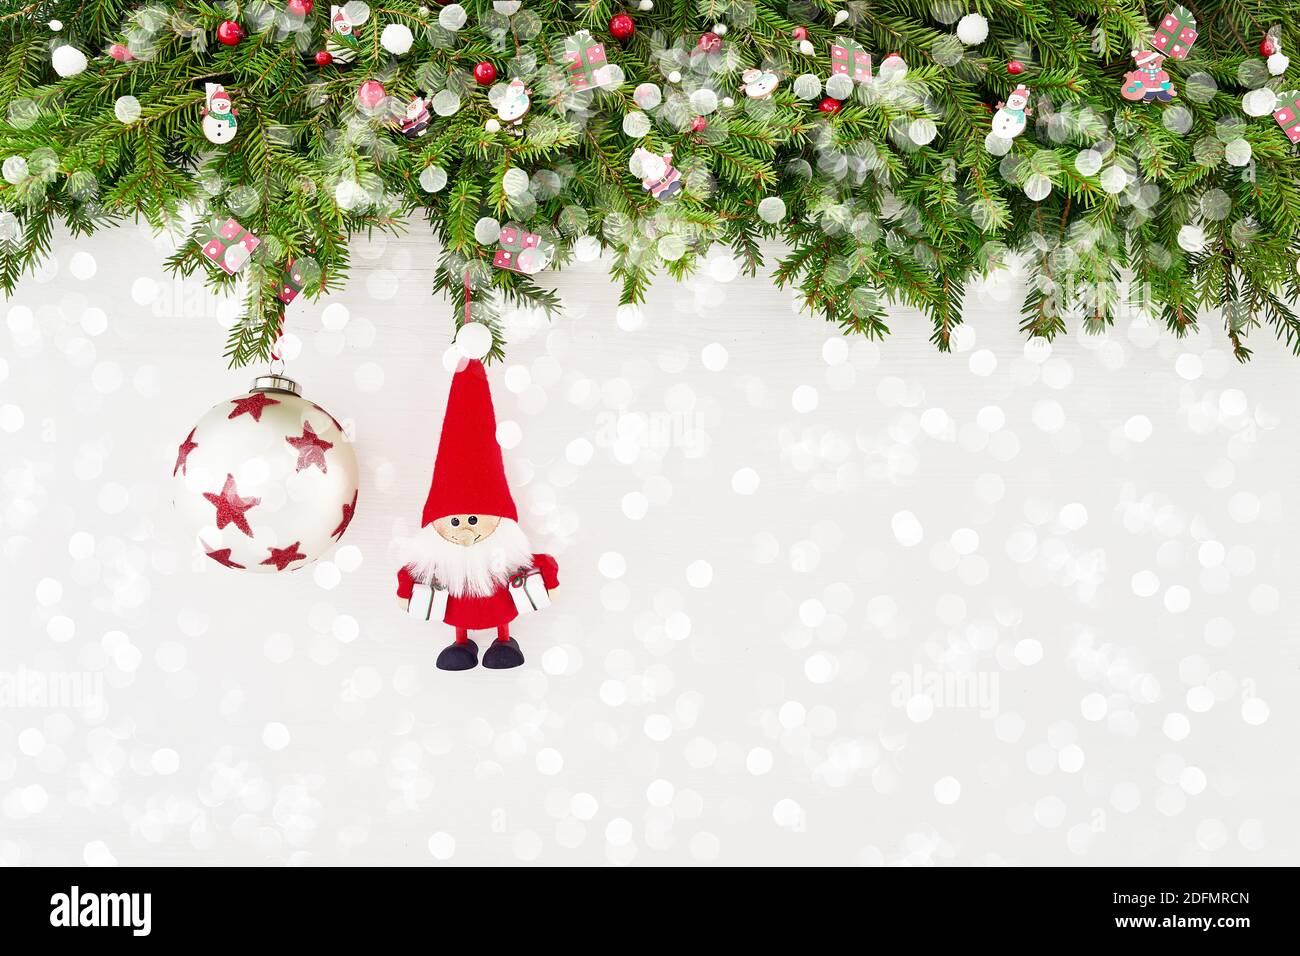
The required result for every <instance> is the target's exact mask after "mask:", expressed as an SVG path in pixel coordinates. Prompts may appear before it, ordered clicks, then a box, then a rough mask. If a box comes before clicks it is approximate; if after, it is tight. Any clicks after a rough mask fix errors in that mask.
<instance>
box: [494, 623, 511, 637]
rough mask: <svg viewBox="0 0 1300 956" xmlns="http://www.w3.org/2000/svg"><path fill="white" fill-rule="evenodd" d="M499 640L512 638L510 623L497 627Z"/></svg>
mask: <svg viewBox="0 0 1300 956" xmlns="http://www.w3.org/2000/svg"><path fill="white" fill-rule="evenodd" d="M497 640H498V641H508V640H510V625H509V624H502V625H501V626H500V627H498V628H497Z"/></svg>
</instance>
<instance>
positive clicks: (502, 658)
mask: <svg viewBox="0 0 1300 956" xmlns="http://www.w3.org/2000/svg"><path fill="white" fill-rule="evenodd" d="M523 662H524V652H523V651H521V650H520V649H519V642H518V641H516V640H515V639H514V638H513V637H512V638H509V639H508V640H504V641H493V642H492V646H491V647H489V648H488V649H487V650H486V651H484V652H483V666H484V667H491V668H492V669H493V670H505V669H506V668H507V667H518V666H519V665H520V664H522V663H523Z"/></svg>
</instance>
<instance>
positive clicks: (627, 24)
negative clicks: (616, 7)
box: [609, 13, 636, 41]
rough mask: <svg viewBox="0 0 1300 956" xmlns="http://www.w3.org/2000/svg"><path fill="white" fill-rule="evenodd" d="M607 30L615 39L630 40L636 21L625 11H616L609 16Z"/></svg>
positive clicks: (634, 30) (634, 31)
mask: <svg viewBox="0 0 1300 956" xmlns="http://www.w3.org/2000/svg"><path fill="white" fill-rule="evenodd" d="M609 32H610V35H611V36H612V37H613V38H614V39H615V40H620V41H623V40H630V39H632V34H633V33H636V21H635V20H633V19H632V18H631V17H629V16H628V15H627V14H626V13H616V14H614V15H613V16H612V17H610V20H609Z"/></svg>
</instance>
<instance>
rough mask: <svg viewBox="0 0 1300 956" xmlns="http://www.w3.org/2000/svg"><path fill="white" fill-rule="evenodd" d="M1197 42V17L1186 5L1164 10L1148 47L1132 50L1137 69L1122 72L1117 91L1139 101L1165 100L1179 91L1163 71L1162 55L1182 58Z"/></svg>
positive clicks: (1167, 100) (1184, 57)
mask: <svg viewBox="0 0 1300 956" xmlns="http://www.w3.org/2000/svg"><path fill="white" fill-rule="evenodd" d="M1195 42H1196V17H1194V16H1193V15H1192V12H1191V11H1190V10H1188V9H1187V8H1186V7H1174V9H1173V10H1171V11H1170V12H1169V13H1167V14H1165V16H1164V19H1162V20H1161V21H1160V26H1159V27H1157V28H1156V32H1155V36H1153V37H1152V38H1151V49H1149V50H1134V51H1133V62H1134V64H1135V65H1136V66H1137V69H1136V70H1131V71H1130V72H1128V73H1125V74H1124V86H1123V87H1122V88H1121V89H1120V95H1121V96H1122V97H1124V99H1126V100H1131V101H1132V102H1142V103H1157V102H1158V103H1168V102H1170V101H1171V100H1173V99H1174V97H1176V96H1177V95H1178V91H1177V90H1176V89H1174V83H1173V80H1171V79H1170V78H1169V74H1168V73H1167V72H1165V69H1164V63H1165V59H1166V58H1168V59H1170V60H1183V59H1186V58H1187V55H1188V54H1189V53H1191V52H1192V45H1193V44H1194V43H1195Z"/></svg>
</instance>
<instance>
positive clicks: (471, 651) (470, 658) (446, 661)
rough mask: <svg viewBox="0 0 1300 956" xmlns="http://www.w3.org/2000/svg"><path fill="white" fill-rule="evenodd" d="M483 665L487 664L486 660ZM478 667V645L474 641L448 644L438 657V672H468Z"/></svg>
mask: <svg viewBox="0 0 1300 956" xmlns="http://www.w3.org/2000/svg"><path fill="white" fill-rule="evenodd" d="M483 663H485V664H486V663H487V661H486V660H485V661H484V662H483ZM477 666H478V645H477V644H475V643H474V642H473V641H465V642H464V643H463V644H462V643H461V642H460V641H457V642H456V643H455V644H448V645H447V646H446V647H444V648H443V649H442V653H441V654H439V655H438V670H440V671H467V670H469V669H470V668H471V667H477Z"/></svg>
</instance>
